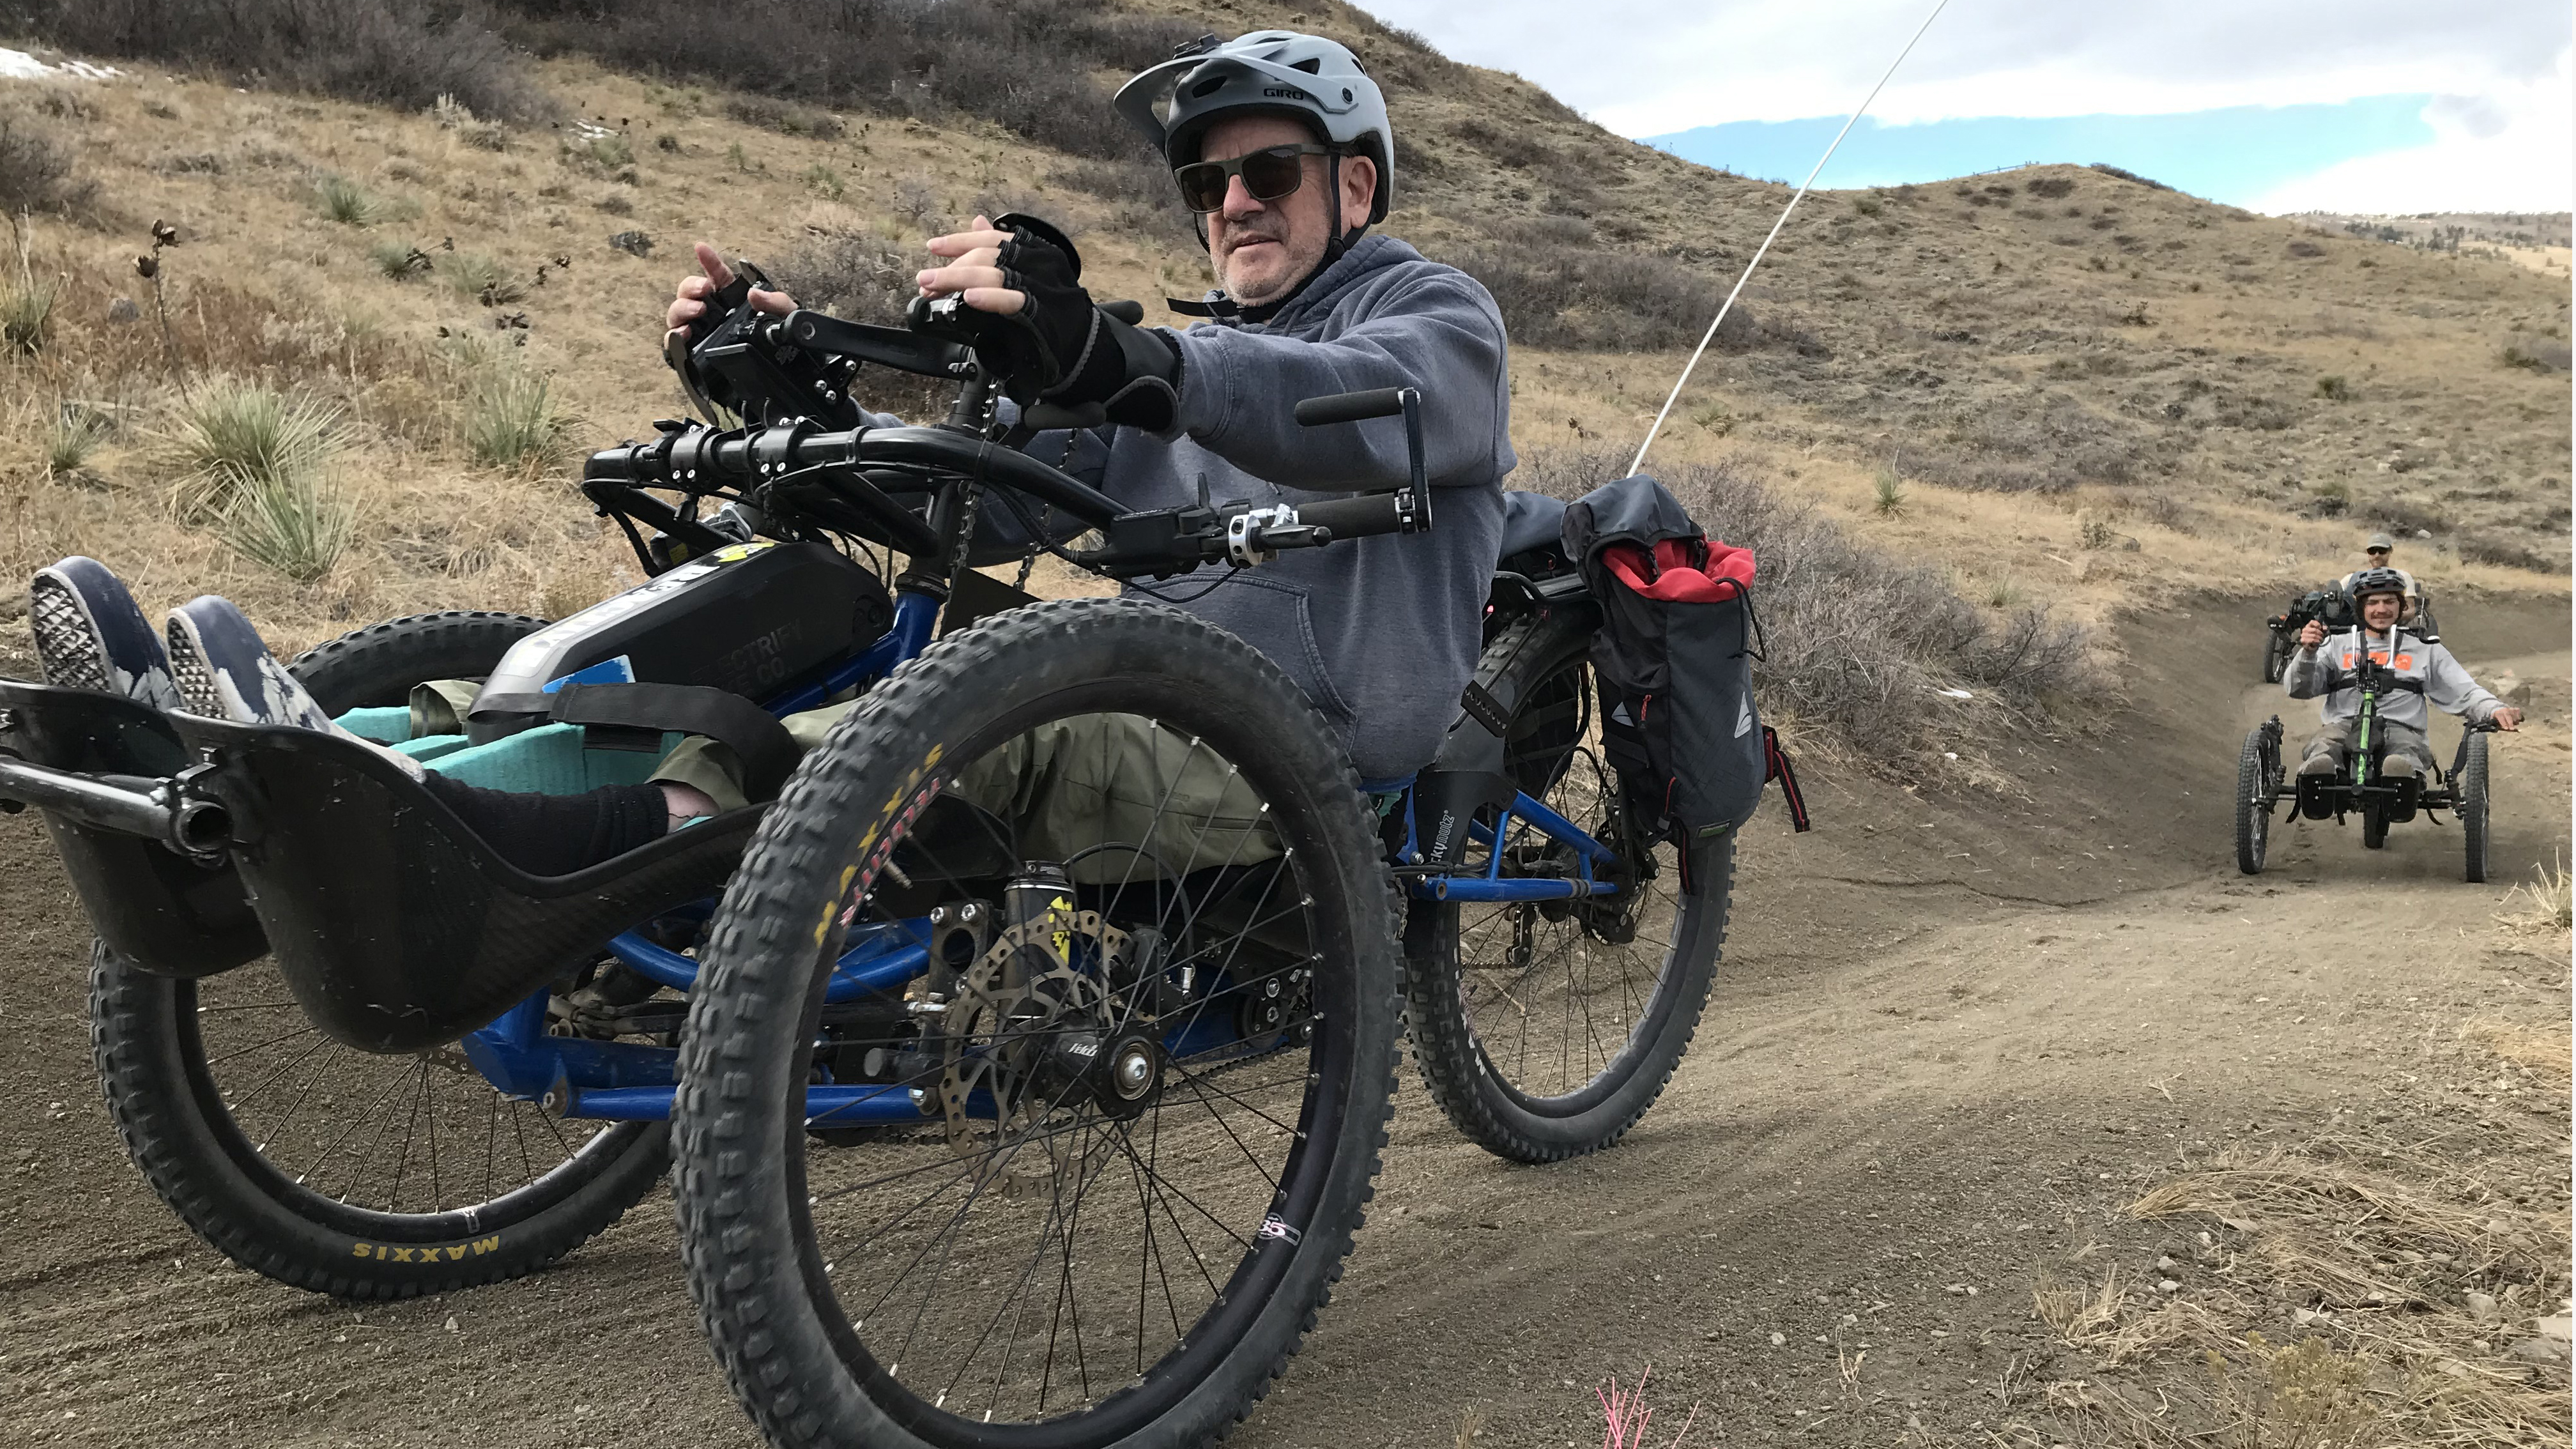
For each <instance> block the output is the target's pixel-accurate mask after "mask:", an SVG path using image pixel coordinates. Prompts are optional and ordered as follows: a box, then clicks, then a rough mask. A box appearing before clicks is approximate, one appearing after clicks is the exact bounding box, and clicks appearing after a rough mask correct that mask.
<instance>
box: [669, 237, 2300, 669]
mask: <svg viewBox="0 0 2576 1449" xmlns="http://www.w3.org/2000/svg"><path fill="white" fill-rule="evenodd" d="M683 285H685V284H683ZM2324 642H2326V626H2325V625H2323V624H2320V623H2318V622H2317V621H2316V620H2314V619H2310V620H2309V621H2308V625H2307V627H2306V628H2304V629H2301V630H2300V631H2299V647H2300V648H2302V649H2314V648H2316V647H2317V646H2318V645H2320V644H2323V643H2324Z"/></svg>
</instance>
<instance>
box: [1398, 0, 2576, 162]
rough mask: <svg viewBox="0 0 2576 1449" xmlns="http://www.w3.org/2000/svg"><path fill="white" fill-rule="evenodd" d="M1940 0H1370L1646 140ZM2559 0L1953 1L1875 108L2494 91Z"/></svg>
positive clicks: (1883, 57) (2558, 36)
mask: <svg viewBox="0 0 2576 1449" xmlns="http://www.w3.org/2000/svg"><path fill="white" fill-rule="evenodd" d="M1929 8H1930V0H1806V3H1802V4H1795V5H1785V4H1780V3H1777V0H1717V3H1714V4H1703V5H1700V6H1697V7H1694V8H1691V9H1689V10H1680V9H1679V8H1678V7H1675V6H1674V5H1672V4H1671V3H1670V0H1588V3H1586V4H1585V5H1583V6H1581V7H1579V8H1577V7H1570V6H1567V5H1565V4H1564V3H1562V0H1369V9H1370V10H1371V12H1372V13H1374V14H1376V15H1378V16H1379V17H1381V18H1382V19H1385V20H1387V21H1389V22H1390V23H1393V24H1398V25H1405V26H1410V27H1412V28H1414V29H1416V30H1419V31H1421V32H1422V33H1423V34H1425V35H1426V36H1428V37H1429V38H1430V39H1431V41H1432V42H1433V43H1434V44H1436V45H1438V46H1439V47H1440V48H1441V49H1442V50H1443V51H1445V52H1446V53H1447V54H1449V55H1451V56H1454V57H1456V58H1457V59H1459V60H1464V61H1469V62H1472V63H1474V64H1477V65H1486V66H1493V67H1497V68H1500V69H1504V70H1513V71H1518V72H1520V73H1521V74H1522V75H1525V76H1527V77H1528V78H1530V79H1531V80H1534V81H1536V82H1538V83H1539V84H1541V85H1544V86H1546V87H1547V88H1548V89H1549V90H1551V91H1553V92H1554V93H1555V94H1556V95H1557V96H1558V97H1559V98H1561V99H1563V100H1564V101H1565V102H1566V103H1567V104H1569V105H1572V106H1574V107H1575V108H1577V109H1578V110H1581V111H1583V112H1585V113H1586V114H1588V115H1590V116H1592V117H1593V118H1594V119H1596V120H1598V121H1600V122H1601V123H1602V124H1603V125H1605V126H1608V127H1610V128H1611V129H1613V130H1616V131H1619V132H1622V133H1623V134H1627V135H1632V136H1642V135H1656V134H1660V133H1664V132H1669V131H1677V130H1683V129H1687V128H1689V127H1691V126H1700V125H1710V124H1714V123H1717V122H1721V121H1749V120H1795V119H1799V118H1803V117H1809V116H1821V115H1830V114H1835V113H1839V112H1843V111H1847V110H1849V109H1850V108H1851V107H1852V106H1853V105H1854V104H1856V103H1858V101H1859V100H1860V98H1861V96H1862V95H1863V94H1864V93H1866V92H1867V90H1868V89H1869V86H1870V84H1871V82H1873V81H1875V80H1876V79H1877V78H1878V75H1879V72H1880V71H1882V70H1884V69H1885V68H1886V66H1887V63H1888V62H1889V61H1890V60H1892V59H1894V58H1895V55H1896V51H1897V48H1898V47H1899V46H1901V45H1903V44H1904V43H1905V38H1906V37H1907V36H1908V35H1910V34H1912V33H1913V31H1914V27H1915V26H1916V25H1918V24H1920V23H1921V22H1922V19H1923V16H1924V15H1925V14H1926V13H1927V12H1928V10H1929ZM2569 20H2570V17H2569V12H2568V9H2567V7H2566V6H2565V5H2564V4H2563V3H2561V0H2487V3H2480V4H2476V5H2442V4H2426V3H2423V0H2339V3H2333V4H2329V3H2325V0H2162V3H2153V0H2151V3H2148V4H2143V5H2129V6H2114V5H2084V4H2069V3H2066V0H1957V3H1954V4H1953V5H1952V6H1951V7H1950V8H1949V9H1948V10H1947V11H1946V12H1944V13H1943V15H1942V16H1941V18H1940V20H1939V21H1938V22H1937V23H1935V24H1934V25H1933V27H1932V30H1931V33H1930V34H1929V35H1927V36H1925V37H1924V40H1923V43H1922V45H1921V47H1919V48H1918V49H1917V50H1916V51H1915V53H1914V56H1913V58H1912V59H1910V60H1908V61H1907V62H1906V65H1905V68H1904V70H1903V71H1902V72H1900V73H1899V75H1898V76H1897V78H1896V80H1895V82H1894V83H1892V84H1891V85H1890V86H1889V87H1888V89H1887V91H1886V93H1885V94H1883V95H1882V96H1881V97H1880V98H1879V102H1878V104H1877V106H1876V107H1875V108H1874V113H1875V114H1877V115H1878V116H1879V117H1880V118H1881V119H1883V120H1887V121H1922V120H1937V119H1942V118H1945V117H1951V116H1995V115H2008V116H2057V115H2086V114H2097V113H2104V112H2109V113H2125V114H2155V113H2162V112H2172V111H2190V110H2202V109H2206V108H2210V107H2215V106H2237V105H2275V106H2277V105H2292V104H2298V103H2303V102H2333V101H2344V100H2350V99H2352V98H2353V97H2355V96H2365V95H2390V94H2406V93H2417V92H2421V93H2430V94H2440V95H2449V96H2461V97H2485V96H2487V95H2489V94H2490V93H2491V92H2494V91H2495V90H2497V89H2498V88H2499V87H2501V86H2507V85H2513V84H2527V83H2529V82H2532V81H2536V80H2539V79H2542V78H2543V77H2545V76H2546V75H2547V73H2548V71H2549V68H2550V61H2551V59H2552V58H2553V57H2555V56H2556V55H2558V54H2559V53H2560V52H2561V51H2562V50H2563V49H2564V48H2565V47H2566V45H2567V42H2568V34H2569Z"/></svg>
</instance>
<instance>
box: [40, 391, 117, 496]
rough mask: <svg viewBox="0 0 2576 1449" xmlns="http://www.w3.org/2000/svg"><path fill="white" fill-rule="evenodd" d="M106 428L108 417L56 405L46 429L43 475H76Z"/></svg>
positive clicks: (103, 437) (55, 477)
mask: <svg viewBox="0 0 2576 1449" xmlns="http://www.w3.org/2000/svg"><path fill="white" fill-rule="evenodd" d="M109 431H110V425H109V423H108V420H107V419H105V418H103V417H100V416H99V415H98V414H96V413H94V412H91V411H89V410H88V409H87V408H80V407H71V406H65V407H62V408H59V409H57V410H56V411H55V413H54V420H53V424H52V426H51V427H49V428H47V429H46V431H45V476H46V477H47V478H49V479H52V480H53V481H54V482H57V483H63V482H69V481H71V480H73V479H76V478H78V477H79V476H80V475H81V472H82V470H84V469H86V468H87V467H88V466H89V460H90V457H91V455H92V454H94V453H96V452H97V451H98V445H99V444H101V443H103V442H105V441H107V435H108V433H109Z"/></svg>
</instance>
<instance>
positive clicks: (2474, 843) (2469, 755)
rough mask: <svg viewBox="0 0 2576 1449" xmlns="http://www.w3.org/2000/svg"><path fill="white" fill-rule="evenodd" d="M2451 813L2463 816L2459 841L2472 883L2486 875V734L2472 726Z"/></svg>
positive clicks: (2454, 784) (2454, 782)
mask: <svg viewBox="0 0 2576 1449" xmlns="http://www.w3.org/2000/svg"><path fill="white" fill-rule="evenodd" d="M2451 800H2452V804H2451V813H2452V814H2454V815H2456V816H2458V817H2459V818H2460V843H2461V848H2462V854H2463V855H2464V856H2465V857H2466V862H2465V866H2466V868H2465V870H2464V871H2463V875H2464V876H2465V878H2466V879H2467V880H2468V882H2469V883H2470V884H2471V885H2476V884H2478V883H2480V882H2482V881H2484V880H2485V879H2486V878H2487V822H2488V801H2487V736H2486V732H2485V731H2484V730H2472V731H2470V733H2469V737H2468V740H2467V741H2466V743H2465V744H2464V745H2463V747H2462V749H2461V752H2460V772H2459V774H2458V776H2457V777H2456V778H2454V779H2453V780H2452V781H2451Z"/></svg>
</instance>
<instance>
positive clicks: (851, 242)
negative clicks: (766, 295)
mask: <svg viewBox="0 0 2576 1449" xmlns="http://www.w3.org/2000/svg"><path fill="white" fill-rule="evenodd" d="M920 269H921V260H920V254H919V253H918V252H912V251H898V250H896V249H895V248H894V247H893V246H892V245H889V244H888V243H887V242H885V241H884V240H882V239H880V238H878V237H874V236H870V235H868V234H866V233H864V232H857V231H834V232H830V233H828V234H823V235H817V236H814V237H813V239H812V240H810V241H808V242H807V243H806V244H805V245H803V246H801V247H798V248H797V249H795V250H794V251H791V252H789V253H788V254H787V255H785V256H783V257H780V258H779V259H778V260H777V261H776V262H775V263H772V264H770V265H769V267H768V272H769V276H770V280H772V281H774V282H776V283H777V284H778V285H779V286H780V287H782V288H785V289H786V291H787V293H788V295H789V296H792V297H794V298H795V299H796V303H797V305H798V306H800V307H812V308H815V309H816V310H818V311H823V312H829V313H831V314H832V315H833V316H835V317H844V318H847V319H849V320H850V321H853V322H874V323H877V324H879V325H881V326H887V327H900V326H902V325H903V309H904V307H905V306H906V305H907V304H909V303H910V302H911V301H912V298H913V296H914V294H915V293H916V292H917V291H918V289H917V288H916V287H914V285H913V281H912V279H913V277H914V275H915V274H916V273H918V272H919V271H920ZM956 391H957V385H956V384H955V383H954V382H953V381H948V380H944V379H940V378H930V377H916V376H914V375H912V374H910V373H905V372H897V371H895V370H893V369H891V368H884V367H871V368H868V369H866V370H865V371H863V372H861V373H860V374H859V380H858V382H857V384H856V385H855V387H854V392H855V393H856V394H857V396H858V398H859V400H860V402H861V403H862V404H863V405H865V406H866V407H868V408H870V409H873V410H875V411H877V412H890V413H894V414H897V415H898V416H902V417H906V418H913V419H919V420H924V421H929V420H935V419H936V418H938V417H940V416H943V415H944V414H945V412H946V410H947V406H948V400H949V399H950V398H951V397H953V396H955V394H956Z"/></svg>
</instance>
